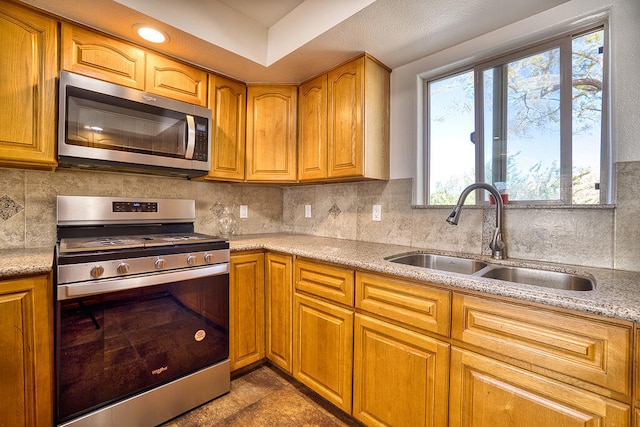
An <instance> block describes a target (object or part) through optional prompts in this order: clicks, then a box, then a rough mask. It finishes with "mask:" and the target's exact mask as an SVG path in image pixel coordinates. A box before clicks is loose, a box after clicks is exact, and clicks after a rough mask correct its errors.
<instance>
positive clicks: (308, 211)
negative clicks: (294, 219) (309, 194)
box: [304, 205, 311, 218]
mask: <svg viewBox="0 0 640 427" xmlns="http://www.w3.org/2000/svg"><path fill="white" fill-rule="evenodd" d="M304 217H305V218H311V205H304Z"/></svg>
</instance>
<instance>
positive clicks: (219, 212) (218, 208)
mask: <svg viewBox="0 0 640 427" xmlns="http://www.w3.org/2000/svg"><path fill="white" fill-rule="evenodd" d="M223 210H224V205H223V204H222V203H220V202H217V203H216V204H215V205H213V206H212V207H211V212H212V213H213V215H214V216H215V217H216V218H220V215H222V211H223Z"/></svg>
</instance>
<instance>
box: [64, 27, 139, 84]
mask: <svg viewBox="0 0 640 427" xmlns="http://www.w3.org/2000/svg"><path fill="white" fill-rule="evenodd" d="M61 62H62V69H63V70H67V71H71V72H74V73H78V74H82V75H85V76H89V77H93V78H96V79H100V80H105V81H108V82H111V83H116V84H119V85H122V86H127V87H132V88H134V89H139V90H145V51H144V50H142V49H141V48H139V47H136V46H134V45H131V44H128V43H124V42H121V41H119V40H115V39H113V38H110V37H107V36H103V35H101V34H98V33H94V32H92V31H89V30H85V29H84V28H80V27H76V26H73V25H70V24H67V23H64V22H63V23H62V59H61Z"/></svg>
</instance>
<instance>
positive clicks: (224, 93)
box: [207, 75, 247, 181]
mask: <svg viewBox="0 0 640 427" xmlns="http://www.w3.org/2000/svg"><path fill="white" fill-rule="evenodd" d="M209 108H210V109H211V110H212V111H213V132H212V134H211V135H212V136H211V170H210V171H209V174H208V175H207V178H209V179H225V180H230V181H242V180H244V158H245V118H246V112H247V87H246V86H245V85H244V84H242V83H238V82H235V81H232V80H229V79H225V78H223V77H220V76H215V75H210V76H209Z"/></svg>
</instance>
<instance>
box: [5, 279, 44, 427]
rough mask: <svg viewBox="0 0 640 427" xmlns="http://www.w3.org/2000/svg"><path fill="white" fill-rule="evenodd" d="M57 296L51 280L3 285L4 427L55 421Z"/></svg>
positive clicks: (18, 280) (11, 282) (10, 282)
mask: <svg viewBox="0 0 640 427" xmlns="http://www.w3.org/2000/svg"><path fill="white" fill-rule="evenodd" d="M52 307H53V297H52V285H51V282H50V281H49V279H48V277H47V276H38V277H32V278H25V279H17V280H5V281H2V282H0V396H2V399H0V424H2V425H7V426H49V425H51V423H52V422H53V406H52V399H53V396H52V393H51V391H52V389H53V376H52V374H53V348H52V346H53V340H52V337H53V316H52V310H51V308H52Z"/></svg>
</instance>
